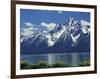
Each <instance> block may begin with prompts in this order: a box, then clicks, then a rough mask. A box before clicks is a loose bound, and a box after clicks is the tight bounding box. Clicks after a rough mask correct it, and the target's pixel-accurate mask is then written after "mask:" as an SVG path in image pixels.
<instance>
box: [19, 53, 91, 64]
mask: <svg viewBox="0 0 100 79" xmlns="http://www.w3.org/2000/svg"><path fill="white" fill-rule="evenodd" d="M87 60H88V61H90V53H88V52H81V53H76V52H73V53H48V54H31V55H21V61H27V62H28V63H29V64H37V63H38V62H40V61H45V62H47V63H48V64H50V65H51V64H54V63H57V62H64V63H65V64H70V65H72V66H73V65H78V64H79V63H81V62H84V61H87Z"/></svg>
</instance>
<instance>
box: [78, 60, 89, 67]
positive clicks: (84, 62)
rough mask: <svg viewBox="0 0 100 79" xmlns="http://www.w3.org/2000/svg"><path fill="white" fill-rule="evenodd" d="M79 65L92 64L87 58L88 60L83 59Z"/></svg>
mask: <svg viewBox="0 0 100 79" xmlns="http://www.w3.org/2000/svg"><path fill="white" fill-rule="evenodd" d="M79 66H90V61H89V60H87V61H83V62H81V63H80V64H79Z"/></svg>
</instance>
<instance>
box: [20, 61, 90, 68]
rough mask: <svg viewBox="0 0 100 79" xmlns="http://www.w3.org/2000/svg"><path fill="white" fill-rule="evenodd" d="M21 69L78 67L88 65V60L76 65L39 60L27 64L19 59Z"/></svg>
mask: <svg viewBox="0 0 100 79" xmlns="http://www.w3.org/2000/svg"><path fill="white" fill-rule="evenodd" d="M20 66H21V69H39V68H59V67H80V66H90V61H88V60H87V61H83V62H81V63H79V64H78V65H75V66H72V65H70V64H65V63H64V62H56V63H55V64H52V65H49V64H48V63H47V62H45V61H40V62H38V63H37V64H29V63H28V62H26V61H21V65H20Z"/></svg>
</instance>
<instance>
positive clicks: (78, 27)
mask: <svg viewBox="0 0 100 79" xmlns="http://www.w3.org/2000/svg"><path fill="white" fill-rule="evenodd" d="M42 26H46V27H47V28H52V29H49V30H47V29H46V30H45V29H44V30H42V31H40V30H39V29H37V28H34V27H29V28H24V29H22V32H21V47H22V51H24V50H25V51H27V50H28V51H32V50H33V49H36V50H40V49H41V51H42V50H44V51H45V50H47V51H51V49H52V50H55V48H56V49H59V48H58V47H59V46H60V45H62V46H60V49H61V50H65V49H66V50H68V51H69V50H70V51H71V50H79V49H77V48H76V47H78V48H80V49H82V50H83V49H84V50H85V49H86V50H87V49H89V46H87V43H89V42H90V40H89V38H90V37H89V33H90V23H89V22H87V21H84V20H81V21H77V20H75V19H74V18H71V17H70V18H69V19H68V20H67V21H66V22H65V23H64V24H63V23H62V24H53V23H52V24H46V23H42ZM85 39H87V40H85ZM63 46H65V47H63ZM26 47H27V48H26ZM73 47H74V48H75V49H73ZM69 48H70V49H69Z"/></svg>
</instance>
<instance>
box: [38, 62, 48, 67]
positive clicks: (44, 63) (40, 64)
mask: <svg viewBox="0 0 100 79" xmlns="http://www.w3.org/2000/svg"><path fill="white" fill-rule="evenodd" d="M37 65H38V67H39V68H48V67H50V65H48V63H47V62H45V61H40V62H39V63H38V64H37Z"/></svg>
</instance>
